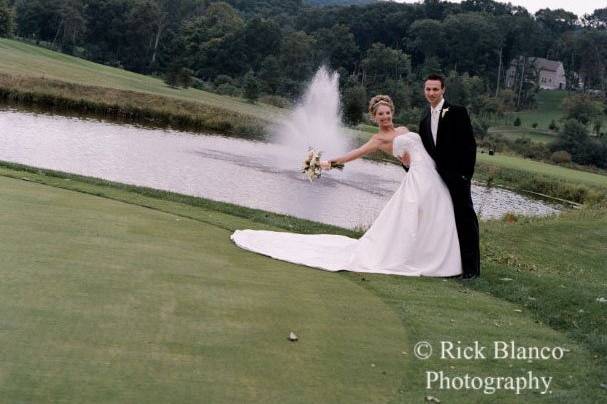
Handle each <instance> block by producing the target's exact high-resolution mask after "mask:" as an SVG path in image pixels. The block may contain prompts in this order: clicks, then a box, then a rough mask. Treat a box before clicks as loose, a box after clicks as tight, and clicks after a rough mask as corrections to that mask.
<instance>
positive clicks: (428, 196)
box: [231, 132, 462, 277]
mask: <svg viewBox="0 0 607 404" xmlns="http://www.w3.org/2000/svg"><path fill="white" fill-rule="evenodd" d="M406 151H407V152H409V155H410V157H411V166H410V169H409V172H408V173H405V172H404V171H403V175H404V178H403V180H402V182H401V184H400V186H399V188H398V189H397V190H396V192H395V193H394V195H393V196H392V198H391V199H390V200H389V201H388V203H387V204H386V206H385V207H384V208H383V210H382V211H381V213H380V214H379V216H378V217H377V219H376V220H375V222H374V223H373V225H372V226H371V227H370V228H369V230H367V232H366V233H365V234H364V235H363V236H362V237H361V238H360V239H358V240H356V239H353V238H350V237H345V236H338V235H331V234H295V233H286V232H274V231H257V230H237V231H235V232H234V233H233V234H232V236H231V238H232V240H233V241H234V242H235V243H236V245H238V246H239V247H241V248H244V249H246V250H250V251H253V252H256V253H259V254H263V255H267V256H270V257H272V258H276V259H279V260H283V261H289V262H293V263H295V264H301V265H306V266H309V267H315V268H320V269H324V270H327V271H354V272H371V273H382V274H395V275H404V276H437V277H448V276H455V275H459V274H461V273H462V270H461V259H460V250H459V241H458V238H457V230H456V227H455V218H454V215H453V205H452V203H451V196H450V195H449V191H448V190H447V187H446V185H445V184H444V183H443V181H442V179H441V178H440V176H439V175H438V173H437V172H436V169H435V166H434V161H433V160H432V158H431V157H430V155H428V153H427V152H426V149H425V148H424V146H423V144H422V141H421V138H420V137H419V135H418V134H417V133H413V132H408V133H406V134H403V135H398V136H397V137H395V138H394V141H393V154H394V156H402V155H403V154H404V152H406Z"/></svg>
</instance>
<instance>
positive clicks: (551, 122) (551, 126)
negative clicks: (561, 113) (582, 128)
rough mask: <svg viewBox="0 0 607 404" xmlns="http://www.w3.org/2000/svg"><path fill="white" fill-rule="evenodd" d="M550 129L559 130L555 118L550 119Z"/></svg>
mask: <svg viewBox="0 0 607 404" xmlns="http://www.w3.org/2000/svg"><path fill="white" fill-rule="evenodd" d="M548 129H550V130H559V127H558V126H556V122H554V119H553V120H552V121H550V125H548Z"/></svg>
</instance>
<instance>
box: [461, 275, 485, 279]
mask: <svg viewBox="0 0 607 404" xmlns="http://www.w3.org/2000/svg"><path fill="white" fill-rule="evenodd" d="M479 276H480V274H463V275H462V277H461V279H463V280H471V279H477V278H478V277H479Z"/></svg>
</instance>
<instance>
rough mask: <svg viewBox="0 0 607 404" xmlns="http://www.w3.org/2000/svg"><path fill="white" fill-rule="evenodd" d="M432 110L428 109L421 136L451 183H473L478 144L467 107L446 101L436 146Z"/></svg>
mask: <svg viewBox="0 0 607 404" xmlns="http://www.w3.org/2000/svg"><path fill="white" fill-rule="evenodd" d="M431 115H432V114H431V111H430V108H429V107H428V109H426V112H425V114H424V117H423V118H422V120H421V121H420V124H419V135H420V137H421V138H422V142H423V143H424V147H425V148H426V150H427V151H428V154H430V156H432V158H433V159H434V161H435V162H436V170H437V171H438V173H439V174H440V176H441V177H442V178H443V179H444V180H445V182H446V183H447V184H454V183H458V182H462V181H470V180H471V179H472V175H473V174H474V165H475V163H476V141H475V140H474V133H473V132H472V124H471V123H470V117H469V116H468V111H466V108H464V107H461V106H458V105H451V104H449V103H448V102H447V100H445V102H444V104H443V108H442V110H441V112H440V115H439V120H438V130H437V134H436V145H435V144H434V139H433V138H432V129H431V128H430V125H431Z"/></svg>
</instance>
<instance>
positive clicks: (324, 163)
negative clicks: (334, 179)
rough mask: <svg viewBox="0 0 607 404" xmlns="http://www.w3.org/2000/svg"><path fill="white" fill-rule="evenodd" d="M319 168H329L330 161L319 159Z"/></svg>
mask: <svg viewBox="0 0 607 404" xmlns="http://www.w3.org/2000/svg"><path fill="white" fill-rule="evenodd" d="M320 168H322V169H323V170H330V169H331V162H330V161H329V160H321V161H320Z"/></svg>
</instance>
